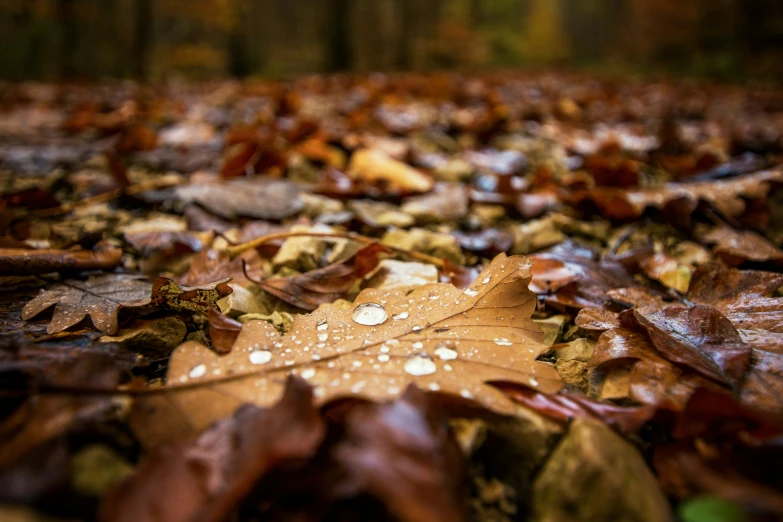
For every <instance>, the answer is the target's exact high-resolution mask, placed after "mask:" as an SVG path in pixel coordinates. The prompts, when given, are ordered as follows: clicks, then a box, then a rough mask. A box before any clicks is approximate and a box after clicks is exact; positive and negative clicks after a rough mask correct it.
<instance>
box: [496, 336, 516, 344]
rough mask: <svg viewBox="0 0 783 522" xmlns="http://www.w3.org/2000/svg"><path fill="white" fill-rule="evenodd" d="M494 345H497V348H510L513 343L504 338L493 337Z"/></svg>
mask: <svg viewBox="0 0 783 522" xmlns="http://www.w3.org/2000/svg"><path fill="white" fill-rule="evenodd" d="M495 344H497V345H498V346H511V345H512V344H514V343H512V342H511V341H509V340H508V339H506V338H505V337H495Z"/></svg>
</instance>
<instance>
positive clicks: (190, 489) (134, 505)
mask: <svg viewBox="0 0 783 522" xmlns="http://www.w3.org/2000/svg"><path fill="white" fill-rule="evenodd" d="M324 432H325V428H324V424H323V421H322V420H321V417H320V415H319V413H318V411H317V410H316V409H315V408H314V407H313V403H312V390H311V389H310V388H309V387H308V386H307V385H306V384H305V383H304V382H302V381H301V380H297V379H290V380H289V381H288V385H287V387H286V390H285V393H284V394H283V396H282V398H281V399H280V401H279V402H278V403H277V404H276V405H275V406H273V407H271V408H269V409H260V408H257V407H255V406H250V405H248V406H245V407H244V408H242V409H240V410H239V411H237V412H236V414H235V415H234V416H233V417H230V418H227V419H225V420H222V421H221V422H219V423H217V424H215V425H214V426H212V427H211V428H210V429H208V430H207V431H205V432H204V433H202V434H201V435H200V436H198V437H197V438H195V439H192V440H190V441H187V442H184V443H182V444H179V445H177V446H173V447H167V448H162V449H159V450H157V451H155V452H154V453H152V454H151V455H149V456H148V457H147V458H146V459H145V460H144V461H143V462H142V463H141V465H140V466H139V468H138V469H137V470H136V472H135V473H134V475H133V476H132V477H130V479H128V480H127V481H126V482H125V483H123V484H122V485H121V486H120V487H119V488H118V489H117V490H115V491H114V492H113V493H112V494H110V495H109V496H108V497H107V498H106V499H105V501H104V504H103V507H102V510H101V517H100V520H101V521H102V522H126V521H127V522H131V521H137V520H144V521H147V522H192V521H194V520H201V521H205V522H206V521H212V522H218V521H220V520H225V519H226V517H227V516H228V515H229V513H230V512H231V510H233V509H234V508H235V506H236V503H237V502H238V501H239V500H241V499H242V497H244V496H245V495H247V494H248V493H249V492H250V491H251V489H252V487H253V486H254V485H255V483H256V482H257V481H258V480H259V479H260V478H261V477H262V476H263V475H265V474H266V473H268V472H269V471H270V470H272V469H273V468H275V467H276V466H278V465H280V464H281V463H285V462H286V461H294V460H297V459H304V458H308V457H310V456H312V455H313V453H315V451H316V449H317V448H318V445H319V444H320V443H321V440H322V439H323V436H324ZM173 500H176V501H173Z"/></svg>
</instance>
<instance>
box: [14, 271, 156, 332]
mask: <svg viewBox="0 0 783 522" xmlns="http://www.w3.org/2000/svg"><path fill="white" fill-rule="evenodd" d="M151 290H152V285H151V284H150V283H149V281H147V279H146V278H145V277H143V276H138V275H130V274H101V275H95V276H91V277H90V278H89V279H87V280H86V281H77V280H67V281H64V282H63V283H62V284H58V285H55V286H53V287H51V288H46V289H43V290H41V292H40V293H39V294H38V295H37V296H36V297H35V299H33V300H32V301H30V302H29V303H27V305H26V306H25V307H24V310H23V311H22V319H25V320H27V319H31V318H33V317H35V316H36V315H38V314H39V313H41V312H43V311H44V310H46V309H47V308H49V307H50V306H54V315H53V316H52V320H51V322H50V323H49V327H48V328H47V330H46V331H47V332H48V333H50V334H53V333H57V332H62V331H63V330H65V329H66V328H70V327H71V326H73V325H75V324H77V323H78V322H80V321H81V320H82V319H84V318H85V317H87V316H88V315H89V316H90V318H91V319H92V323H93V325H95V328H97V329H98V330H100V331H102V332H105V333H108V334H113V333H115V332H116V331H117V325H118V324H117V313H118V312H119V310H120V308H122V307H123V306H128V307H133V306H138V303H139V302H140V301H143V300H144V299H148V298H149V295H150V291H151Z"/></svg>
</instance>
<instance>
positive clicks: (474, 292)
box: [464, 288, 479, 297]
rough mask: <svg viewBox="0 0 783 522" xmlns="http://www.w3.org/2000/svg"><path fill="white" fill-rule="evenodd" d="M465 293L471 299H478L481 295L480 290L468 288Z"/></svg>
mask: <svg viewBox="0 0 783 522" xmlns="http://www.w3.org/2000/svg"><path fill="white" fill-rule="evenodd" d="M464 293H465V295H469V296H470V297H476V296H477V295H479V293H478V290H473V289H472V288H466V289H465V292H464Z"/></svg>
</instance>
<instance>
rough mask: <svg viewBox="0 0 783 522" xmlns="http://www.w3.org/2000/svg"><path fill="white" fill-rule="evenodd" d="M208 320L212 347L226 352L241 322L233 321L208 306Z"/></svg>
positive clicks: (237, 334) (228, 350)
mask: <svg viewBox="0 0 783 522" xmlns="http://www.w3.org/2000/svg"><path fill="white" fill-rule="evenodd" d="M207 320H208V321H209V341H210V343H211V344H212V348H214V349H215V351H216V352H218V353H228V352H230V351H231V347H232V346H234V342H235V341H236V340H237V337H238V336H239V330H241V329H242V323H240V322H239V321H235V320H233V319H231V318H230V317H227V316H225V315H223V314H221V313H220V311H219V310H217V309H215V308H210V309H209V313H208V314H207Z"/></svg>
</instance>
